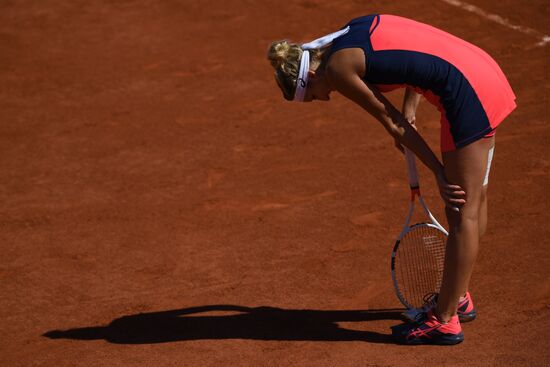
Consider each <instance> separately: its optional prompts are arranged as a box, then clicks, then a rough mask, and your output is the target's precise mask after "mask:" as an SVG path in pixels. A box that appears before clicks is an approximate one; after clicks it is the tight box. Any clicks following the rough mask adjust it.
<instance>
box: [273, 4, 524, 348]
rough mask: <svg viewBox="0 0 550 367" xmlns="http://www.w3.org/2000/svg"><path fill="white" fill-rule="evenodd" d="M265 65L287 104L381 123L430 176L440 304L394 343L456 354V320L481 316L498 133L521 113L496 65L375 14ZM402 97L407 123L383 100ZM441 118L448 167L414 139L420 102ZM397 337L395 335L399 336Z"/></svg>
mask: <svg viewBox="0 0 550 367" xmlns="http://www.w3.org/2000/svg"><path fill="white" fill-rule="evenodd" d="M268 59H269V61H270V62H271V65H272V66H273V67H274V69H275V79H276V81H277V84H278V86H279V88H280V89H281V90H282V92H283V96H284V98H285V99H287V100H291V101H297V102H310V101H313V100H322V101H328V100H329V98H330V97H329V95H330V93H331V92H332V91H337V92H339V93H341V94H342V95H344V96H345V97H347V98H348V99H350V100H352V101H353V102H355V103H357V104H358V105H359V106H361V107H363V108H364V109H365V110H366V111H367V112H369V113H370V114H371V115H372V116H374V117H375V118H376V119H377V120H378V121H380V122H381V123H382V125H383V126H384V128H385V129H386V130H387V131H388V133H389V134H390V135H391V136H392V137H393V138H394V139H395V142H396V145H397V146H398V147H402V146H406V147H408V148H409V149H410V150H412V151H413V152H414V153H415V154H416V156H417V157H419V159H420V160H421V161H422V162H423V163H424V164H425V165H426V166H427V167H428V168H429V169H430V170H431V171H432V172H433V174H434V176H435V179H436V181H437V184H438V187H439V191H440V194H441V197H442V199H443V201H444V203H445V206H446V210H445V211H446V216H447V220H448V223H449V237H448V240H447V249H446V255H445V268H444V272H443V281H442V285H441V290H440V293H439V295H438V297H437V304H435V305H434V306H433V307H431V308H428V309H427V311H426V314H425V317H423V318H421V319H420V320H419V321H417V322H415V323H410V324H407V326H406V327H401V328H394V332H393V335H394V336H395V337H396V338H397V339H398V341H400V342H404V343H407V344H424V343H434V344H456V343H459V342H461V341H462V340H463V339H464V336H463V333H462V329H461V326H460V321H459V318H460V319H462V320H463V321H467V320H471V319H474V318H475V316H476V313H475V309H474V308H473V303H472V300H471V298H470V295H469V293H468V292H467V290H468V284H469V282H470V276H471V274H472V269H473V266H474V262H475V260H476V256H477V252H478V246H479V240H480V237H481V236H482V235H483V234H484V232H485V228H486V225H487V184H488V175H489V169H490V165H491V160H492V156H493V150H494V146H495V130H496V128H497V126H498V125H499V124H500V123H501V122H502V121H503V120H504V118H505V117H506V116H508V115H509V114H510V113H511V112H512V110H513V109H514V108H515V107H516V104H515V95H514V93H513V91H512V89H511V88H510V85H509V84H508V81H507V80H506V77H505V76H504V74H503V73H502V71H501V69H500V68H499V66H498V65H497V63H496V62H495V61H494V60H493V59H492V58H491V57H490V56H489V55H488V54H487V53H485V52H484V51H483V50H481V49H480V48H478V47H476V46H474V45H472V44H470V43H468V42H466V41H464V40H462V39H459V38H457V37H455V36H453V35H451V34H449V33H446V32H444V31H442V30H439V29H437V28H434V27H431V26H429V25H426V24H422V23H419V22H416V21H413V20H410V19H406V18H402V17H398V16H392V15H383V14H380V15H378V14H375V15H368V16H364V17H360V18H357V19H354V20H352V21H351V22H349V23H348V24H347V25H346V26H345V27H343V28H342V29H341V30H339V31H338V32H334V33H332V34H329V35H327V36H324V37H321V38H319V39H317V40H315V41H312V42H310V43H306V44H303V45H298V44H293V43H289V42H287V41H276V42H273V43H272V44H271V47H270V49H269V51H268ZM399 87H405V88H406V93H405V100H404V102H403V110H402V113H401V112H399V111H398V110H397V109H396V108H395V107H394V106H393V105H392V104H391V103H390V102H389V101H388V100H387V99H386V98H385V97H384V96H383V94H382V93H383V92H387V91H390V90H393V89H395V88H399ZM422 95H423V96H424V97H425V98H426V99H427V100H428V101H429V102H431V103H432V104H433V105H435V106H436V107H437V108H438V110H439V111H440V112H441V152H442V158H443V163H441V162H440V161H439V159H438V158H437V156H436V155H435V154H434V152H433V151H432V149H430V147H429V146H428V144H427V143H426V142H425V141H424V139H423V138H422V137H421V136H420V135H419V133H418V132H417V131H416V129H415V128H414V126H412V123H414V121H415V115H416V108H417V105H418V102H419V99H420V98H421V96H422ZM396 330H397V331H396Z"/></svg>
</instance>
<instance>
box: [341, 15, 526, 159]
mask: <svg viewBox="0 0 550 367" xmlns="http://www.w3.org/2000/svg"><path fill="white" fill-rule="evenodd" d="M346 26H350V29H349V32H348V33H346V34H344V35H343V36H340V37H339V38H337V39H335V40H334V41H333V44H332V47H331V50H330V52H331V53H334V52H336V51H338V50H341V49H344V48H361V49H363V51H364V53H365V62H366V73H365V77H364V78H363V80H364V81H365V82H367V83H369V84H372V85H374V86H376V87H377V88H378V89H379V90H380V91H381V92H388V91H391V90H394V89H396V88H400V87H405V86H411V87H413V88H414V89H415V90H416V92H418V93H421V94H423V95H424V96H425V97H426V99H427V100H428V101H430V103H432V104H434V105H435V106H436V107H437V108H438V110H439V111H440V112H441V150H442V151H443V152H446V151H451V150H455V149H457V148H460V147H463V146H466V145H468V144H470V143H472V142H474V141H476V140H478V139H480V138H482V137H484V136H490V135H491V134H493V133H494V130H495V129H496V127H497V126H498V125H499V124H500V123H501V122H502V121H503V120H504V118H505V117H506V116H508V115H509V114H510V113H511V112H512V110H514V109H515V107H516V103H515V99H516V97H515V95H514V92H513V91H512V88H511V87H510V84H509V83H508V81H507V79H506V77H505V76H504V74H503V72H502V70H501V69H500V67H499V66H498V64H497V63H496V62H495V61H494V60H493V59H492V58H491V57H490V56H489V55H488V54H487V53H486V52H485V51H483V50H481V49H480V48H479V47H477V46H474V45H472V44H471V43H468V42H466V41H464V40H462V39H460V38H457V37H455V36H453V35H451V34H449V33H446V32H444V31H442V30H439V29H437V28H434V27H432V26H429V25H427V24H423V23H419V22H416V21H413V20H410V19H406V18H402V17H398V16H393V15H385V14H381V15H377V14H376V15H368V16H365V17H361V18H357V19H354V20H352V21H351V22H349V23H348V24H347V25H346Z"/></svg>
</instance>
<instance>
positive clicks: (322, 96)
mask: <svg viewBox="0 0 550 367" xmlns="http://www.w3.org/2000/svg"><path fill="white" fill-rule="evenodd" d="M330 92H332V89H331V88H330V86H329V85H328V83H327V80H326V79H325V78H324V76H323V75H320V74H315V73H313V72H310V75H309V78H308V81H307V87H306V95H305V96H304V102H311V101H315V100H318V101H329V100H330Z"/></svg>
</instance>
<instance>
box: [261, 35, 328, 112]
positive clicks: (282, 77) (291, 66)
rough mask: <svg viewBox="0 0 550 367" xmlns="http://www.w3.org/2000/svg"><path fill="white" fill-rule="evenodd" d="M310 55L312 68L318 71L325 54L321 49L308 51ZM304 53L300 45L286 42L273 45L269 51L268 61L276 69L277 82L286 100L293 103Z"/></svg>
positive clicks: (276, 42) (277, 42)
mask: <svg viewBox="0 0 550 367" xmlns="http://www.w3.org/2000/svg"><path fill="white" fill-rule="evenodd" d="M308 51H309V53H310V66H309V67H310V68H312V69H316V68H317V67H318V66H319V65H320V64H321V56H322V54H323V52H322V51H321V50H320V49H316V50H308ZM303 52H304V51H303V50H302V48H301V47H300V45H298V44H296V43H290V42H288V41H286V40H283V41H275V42H273V43H271V46H270V47H269V50H268V51H267V59H268V60H269V62H270V63H271V66H273V68H274V69H275V80H276V81H277V84H278V85H279V88H281V91H282V92H283V96H284V97H285V99H287V100H289V101H292V100H293V99H294V93H295V92H296V80H297V79H298V73H299V72H300V59H301V58H302V53H303Z"/></svg>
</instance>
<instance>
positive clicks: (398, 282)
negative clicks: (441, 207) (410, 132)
mask: <svg viewBox="0 0 550 367" xmlns="http://www.w3.org/2000/svg"><path fill="white" fill-rule="evenodd" d="M405 158H406V160H407V171H408V176H409V186H410V188H411V200H410V202H409V212H408V214H407V218H406V220H405V225H404V226H403V230H402V231H401V233H400V234H399V237H398V238H397V241H396V242H395V246H394V247H393V252H392V256H391V275H392V280H393V285H394V287H395V292H396V294H397V297H398V298H399V300H400V301H401V303H402V304H403V305H404V306H405V307H407V308H408V309H409V310H411V309H417V308H421V307H422V306H423V304H424V303H425V301H424V298H425V296H427V295H429V294H431V293H438V292H439V288H440V287H441V279H442V277H443V265H444V260H445V245H446V242H447V235H448V233H447V231H446V230H445V228H443V227H442V226H441V224H439V222H438V221H437V220H436V219H435V217H434V216H433V215H432V213H431V212H430V210H429V209H428V206H427V205H426V203H425V202H424V199H423V198H422V195H421V193H420V185H419V182H418V173H417V170H416V162H415V156H414V154H413V153H412V152H411V151H410V150H409V149H407V148H406V147H405ZM416 198H418V201H419V202H420V205H421V206H422V209H424V214H425V215H426V216H427V221H426V222H424V223H417V224H413V225H410V221H411V218H412V216H413V212H414V207H415V202H416V200H415V199H416Z"/></svg>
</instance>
